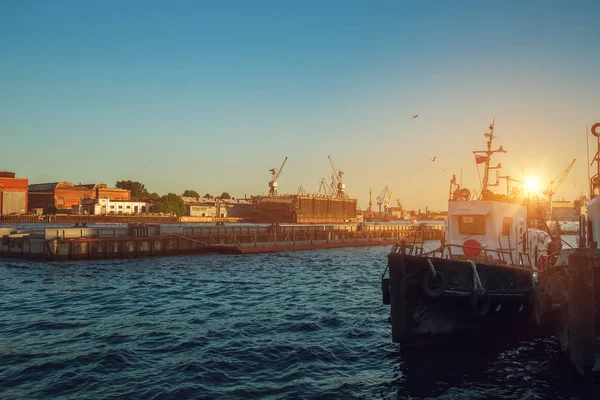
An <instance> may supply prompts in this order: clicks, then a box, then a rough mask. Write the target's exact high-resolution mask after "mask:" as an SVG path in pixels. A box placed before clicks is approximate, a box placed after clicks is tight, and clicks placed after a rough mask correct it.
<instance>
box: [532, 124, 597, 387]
mask: <svg viewBox="0 0 600 400" xmlns="http://www.w3.org/2000/svg"><path fill="white" fill-rule="evenodd" d="M591 133H592V135H594V136H595V137H596V138H597V139H598V151H597V152H596V155H595V157H594V162H595V163H596V168H597V171H596V174H595V175H594V176H593V177H592V178H591V179H590V182H589V199H590V200H589V201H588V203H587V215H585V214H584V215H581V216H580V220H579V232H578V235H579V236H578V240H577V242H578V247H577V248H571V249H561V251H559V252H556V253H554V254H552V255H551V259H550V260H549V263H548V266H547V268H546V269H544V270H542V271H540V273H539V282H538V285H537V286H536V299H537V300H536V306H537V307H536V322H537V323H538V325H539V326H540V327H544V328H546V329H547V330H549V331H550V332H551V333H554V334H555V335H556V337H557V339H558V341H559V343H560V347H561V350H562V351H563V353H564V354H565V355H566V356H567V358H568V359H569V360H570V362H571V364H572V366H573V367H574V369H575V370H576V371H577V372H578V373H580V374H581V375H582V376H583V377H584V378H585V379H586V380H589V381H592V382H594V383H595V384H597V383H600V249H598V242H599V238H600V123H596V124H594V125H593V126H592V131H591ZM592 164H593V163H592Z"/></svg>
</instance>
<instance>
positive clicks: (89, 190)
mask: <svg viewBox="0 0 600 400" xmlns="http://www.w3.org/2000/svg"><path fill="white" fill-rule="evenodd" d="M97 198H108V199H110V200H121V201H123V200H125V201H128V200H131V192H130V191H129V190H126V189H116V188H109V187H108V185H106V184H104V183H99V184H90V185H74V184H72V183H71V182H53V183H36V184H32V185H29V208H43V209H45V210H47V209H48V208H49V207H51V206H53V207H55V208H56V209H58V210H70V209H71V207H73V206H78V205H79V203H80V201H81V199H97Z"/></svg>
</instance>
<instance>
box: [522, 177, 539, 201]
mask: <svg viewBox="0 0 600 400" xmlns="http://www.w3.org/2000/svg"><path fill="white" fill-rule="evenodd" d="M525 192H527V193H528V194H529V195H530V196H531V195H537V194H539V192H540V178H538V177H537V176H528V177H526V178H525Z"/></svg>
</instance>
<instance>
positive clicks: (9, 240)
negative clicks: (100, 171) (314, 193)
mask: <svg viewBox="0 0 600 400" xmlns="http://www.w3.org/2000/svg"><path fill="white" fill-rule="evenodd" d="M442 236H443V226H440V225H422V226H420V227H419V228H418V227H415V226H409V225H356V224H341V225H279V224H271V225H245V226H240V225H236V224H232V225H229V226H225V225H218V226H214V225H204V226H186V225H131V226H118V227H101V226H100V227H87V226H80V227H69V228H62V227H61V228H37V227H33V228H31V227H30V228H26V229H17V228H0V238H1V240H0V257H17V258H30V259H41V260H84V259H89V260H92V259H111V258H138V257H163V256H170V255H178V254H204V253H226V254H254V253H272V252H277V251H292V250H313V249H328V248H344V247H365V246H381V245H390V244H392V243H394V242H396V241H397V240H399V238H407V240H409V241H411V243H413V242H414V243H415V244H419V243H422V242H423V241H424V240H440V238H441V237H442Z"/></svg>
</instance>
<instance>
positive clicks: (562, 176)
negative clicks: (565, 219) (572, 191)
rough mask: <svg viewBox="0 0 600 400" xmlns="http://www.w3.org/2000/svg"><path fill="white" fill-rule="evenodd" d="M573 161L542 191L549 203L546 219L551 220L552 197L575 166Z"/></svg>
mask: <svg viewBox="0 0 600 400" xmlns="http://www.w3.org/2000/svg"><path fill="white" fill-rule="evenodd" d="M575 161H576V158H574V159H573V161H571V164H569V166H568V167H567V169H565V170H564V171H563V172H561V173H560V174H559V175H558V176H557V177H556V178H554V179H553V180H551V181H550V183H549V184H548V187H547V188H546V190H544V195H546V196H547V197H548V202H549V203H550V213H549V217H548V218H549V220H552V197H554V195H555V194H556V192H557V191H558V189H559V188H560V185H562V183H563V182H564V180H565V178H566V177H567V175H569V172H571V168H573V164H575Z"/></svg>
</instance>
